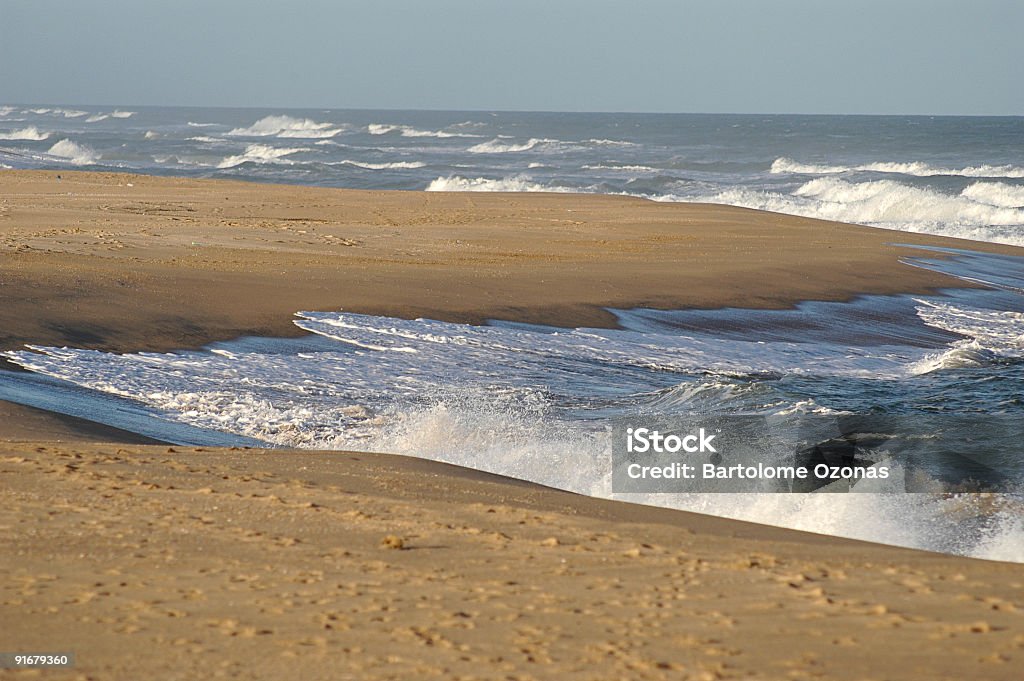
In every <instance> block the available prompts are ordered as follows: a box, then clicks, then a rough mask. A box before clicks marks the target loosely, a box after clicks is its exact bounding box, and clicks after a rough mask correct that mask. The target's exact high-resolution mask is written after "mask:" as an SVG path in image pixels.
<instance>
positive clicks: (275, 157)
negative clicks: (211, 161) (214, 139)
mask: <svg viewBox="0 0 1024 681" xmlns="http://www.w3.org/2000/svg"><path fill="white" fill-rule="evenodd" d="M300 151H309V149H307V148H305V147H297V148H290V147H272V146H270V145H267V144H250V145H249V146H247V147H246V148H245V152H243V153H241V154H237V155H235V156H228V157H227V158H225V159H224V160H223V161H221V162H220V163H218V164H217V167H218V168H234V167H235V166H240V165H242V164H243V163H259V164H265V163H284V164H291V163H293V161H290V160H288V159H286V158H284V157H285V156H290V155H291V154H297V153H299V152H300Z"/></svg>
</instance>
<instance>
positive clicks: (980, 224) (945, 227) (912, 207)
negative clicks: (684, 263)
mask: <svg viewBox="0 0 1024 681" xmlns="http://www.w3.org/2000/svg"><path fill="white" fill-rule="evenodd" d="M652 198H655V199H656V200H662V201H678V200H685V201H702V202H708V203H724V204H728V205H733V206H743V207H746V208H756V209H759V210H768V211H773V212H777V213H788V214H790V215H802V216H806V217H812V218H820V219H824V220H835V221H838V222H852V223H858V224H865V225H873V226H878V227H886V228H889V229H899V230H904V231H910V232H928V233H932V234H943V235H947V236H954V237H959V238H965V239H975V240H978V241H992V242H999V243H1007V244H1014V245H1024V209H1020V208H1007V207H1001V206H994V205H991V204H989V203H983V202H979V201H976V200H974V199H973V198H972V197H971V196H969V195H968V194H967V193H964V194H960V195H949V194H944V193H942V192H939V191H936V190H932V189H926V188H923V187H913V186H910V185H906V184H902V183H900V182H897V181H895V180H874V181H867V182H850V181H847V180H844V179H842V178H838V177H821V178H817V179H814V180H811V181H809V182H806V183H805V184H803V185H801V186H800V187H799V188H797V189H796V190H795V191H794V192H793V193H792V194H781V193H777V192H767V191H756V190H751V189H729V190H726V191H723V192H719V193H717V194H711V195H702V196H695V197H680V196H676V195H665V196H658V197H652Z"/></svg>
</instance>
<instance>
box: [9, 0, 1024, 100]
mask: <svg viewBox="0 0 1024 681" xmlns="http://www.w3.org/2000/svg"><path fill="white" fill-rule="evenodd" d="M1021 27H1024V2H1021V0H971V1H970V2H968V1H967V0H884V1H880V0H842V1H835V0H774V1H772V0H691V1H687V0H675V1H666V0H631V1H629V2H627V1H625V0H615V1H612V0H543V1H541V0H363V1H361V2H351V1H348V0H334V1H327V0H315V1H314V0H294V1H292V2H272V1H267V2H254V1H253V0H249V1H247V2H242V1H239V0H203V1H197V0H174V1H173V2H170V1H167V2H164V1H161V0H152V1H150V0H130V1H129V0H90V1H89V2H84V1H82V0H0V104H5V103H7V104H80V105H97V104H105V105H136V106H139V105H169V106H173V105H182V106H254V107H282V108H283V107H295V108H338V109H343V108H366V109H450V110H525V111H647V112H712V113H713V112H729V113H876V114H977V115H1024V87H1021V84H1022V82H1024V70H1022V64H1024V40H1021V37H1020V31H1021Z"/></svg>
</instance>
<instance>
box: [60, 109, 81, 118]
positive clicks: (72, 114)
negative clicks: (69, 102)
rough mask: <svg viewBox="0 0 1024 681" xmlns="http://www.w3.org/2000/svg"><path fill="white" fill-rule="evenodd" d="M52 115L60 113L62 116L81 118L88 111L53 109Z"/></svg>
mask: <svg viewBox="0 0 1024 681" xmlns="http://www.w3.org/2000/svg"><path fill="white" fill-rule="evenodd" d="M52 113H53V114H54V115H56V114H60V115H62V116H64V118H81V117H82V116H88V115H89V112H88V111H78V110H77V109H54V110H53V111H52Z"/></svg>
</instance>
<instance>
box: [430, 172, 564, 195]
mask: <svg viewBox="0 0 1024 681" xmlns="http://www.w3.org/2000/svg"><path fill="white" fill-rule="evenodd" d="M426 190H427V191H428V192H571V191H573V190H571V189H565V188H561V187H547V186H545V185H542V184H539V183H537V182H534V181H533V180H531V179H530V178H529V177H528V176H526V175H516V176H513V177H503V178H498V179H492V178H487V177H462V176H460V175H450V176H448V177H439V178H437V179H436V180H433V181H432V182H431V183H430V184H429V185H427V189H426Z"/></svg>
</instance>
